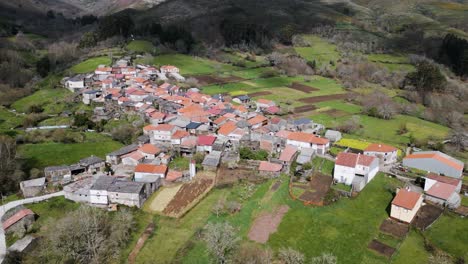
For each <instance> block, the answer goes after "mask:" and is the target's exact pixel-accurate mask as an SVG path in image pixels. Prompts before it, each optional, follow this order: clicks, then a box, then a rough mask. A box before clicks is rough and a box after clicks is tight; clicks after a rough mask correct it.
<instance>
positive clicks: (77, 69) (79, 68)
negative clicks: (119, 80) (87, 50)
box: [70, 56, 111, 73]
mask: <svg viewBox="0 0 468 264" xmlns="http://www.w3.org/2000/svg"><path fill="white" fill-rule="evenodd" d="M110 64H111V60H110V58H109V57H107V56H102V57H95V58H91V59H87V60H85V61H83V62H80V63H78V64H77V65H75V66H73V67H71V69H70V70H71V71H72V72H73V73H87V72H92V71H94V70H95V69H96V68H97V67H98V66H99V65H110Z"/></svg>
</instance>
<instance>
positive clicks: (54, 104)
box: [11, 88, 71, 114]
mask: <svg viewBox="0 0 468 264" xmlns="http://www.w3.org/2000/svg"><path fill="white" fill-rule="evenodd" d="M70 94H71V93H70V91H68V90H67V89H64V88H59V89H43V90H38V91H37V92H35V93H33V94H31V95H29V96H26V97H23V98H21V99H19V100H18V101H16V102H14V103H13V104H12V105H11V107H12V108H14V109H15V110H16V111H18V112H20V113H25V112H27V111H28V108H29V107H31V106H33V105H37V106H42V107H43V108H44V112H45V113H47V114H58V113H61V112H62V111H63V110H64V109H63V108H64V105H63V104H62V103H61V102H60V101H61V99H63V98H64V97H66V96H67V95H70Z"/></svg>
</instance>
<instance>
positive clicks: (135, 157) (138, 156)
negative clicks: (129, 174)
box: [122, 151, 145, 161]
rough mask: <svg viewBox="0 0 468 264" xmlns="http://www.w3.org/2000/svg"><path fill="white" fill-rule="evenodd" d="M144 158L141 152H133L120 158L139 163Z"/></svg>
mask: <svg viewBox="0 0 468 264" xmlns="http://www.w3.org/2000/svg"><path fill="white" fill-rule="evenodd" d="M144 157H145V156H144V155H143V154H141V152H138V151H133V152H130V153H128V154H125V155H123V156H122V158H132V159H133V160H136V161H139V160H142V159H143V158H144Z"/></svg>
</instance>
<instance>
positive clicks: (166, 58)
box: [154, 54, 238, 75]
mask: <svg viewBox="0 0 468 264" xmlns="http://www.w3.org/2000/svg"><path fill="white" fill-rule="evenodd" d="M154 65H157V66H162V65H174V66H177V67H178V68H179V69H180V73H181V74H182V75H197V74H210V73H215V72H229V71H234V70H237V69H238V68H237V67H235V66H232V65H229V64H224V63H220V62H217V61H213V60H209V59H205V58H200V57H194V56H188V55H183V54H167V55H160V56H156V57H154Z"/></svg>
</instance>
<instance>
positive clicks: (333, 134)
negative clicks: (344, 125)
mask: <svg viewBox="0 0 468 264" xmlns="http://www.w3.org/2000/svg"><path fill="white" fill-rule="evenodd" d="M341 137H342V136H341V132H340V131H336V130H331V129H329V130H327V132H325V138H326V139H328V140H330V141H331V142H337V141H338V140H340V139H341Z"/></svg>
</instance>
